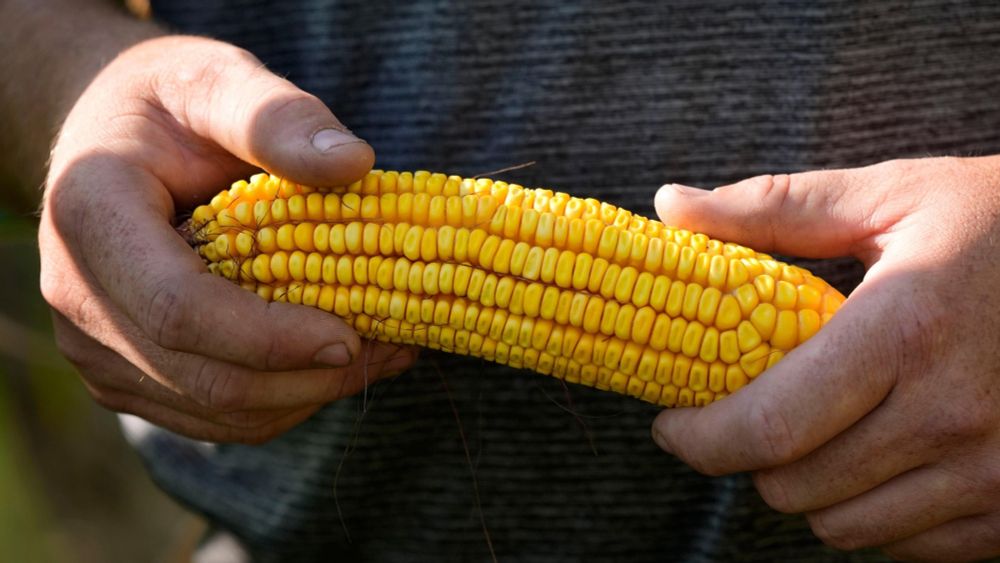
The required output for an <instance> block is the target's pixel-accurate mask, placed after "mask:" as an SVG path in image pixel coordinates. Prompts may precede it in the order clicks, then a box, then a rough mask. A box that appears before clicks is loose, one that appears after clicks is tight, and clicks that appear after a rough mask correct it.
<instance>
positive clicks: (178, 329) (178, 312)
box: [142, 281, 196, 350]
mask: <svg viewBox="0 0 1000 563" xmlns="http://www.w3.org/2000/svg"><path fill="white" fill-rule="evenodd" d="M179 287H180V286H179V284H173V283H170V282H167V281H164V282H161V283H160V284H159V286H158V287H157V288H156V289H155V290H154V292H153V296H152V297H151V298H150V300H149V304H148V305H147V308H146V311H145V314H144V315H143V323H142V326H143V330H144V331H145V333H146V334H147V335H148V336H149V337H150V338H151V339H152V340H153V342H155V343H156V344H158V345H159V346H161V347H163V348H167V349H171V350H176V349H178V348H182V347H183V346H184V345H185V344H186V343H187V341H188V335H189V334H190V329H189V327H191V326H194V325H195V324H196V322H195V320H194V319H193V318H192V317H193V313H192V312H191V310H190V306H189V305H188V303H187V299H186V297H185V295H184V294H183V292H182V290H180V289H179Z"/></svg>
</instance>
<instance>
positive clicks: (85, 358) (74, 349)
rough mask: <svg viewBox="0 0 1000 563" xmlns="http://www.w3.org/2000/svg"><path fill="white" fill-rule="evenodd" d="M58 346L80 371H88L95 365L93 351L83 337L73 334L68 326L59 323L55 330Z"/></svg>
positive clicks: (63, 354) (60, 351) (61, 352)
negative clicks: (85, 343) (83, 341)
mask: <svg viewBox="0 0 1000 563" xmlns="http://www.w3.org/2000/svg"><path fill="white" fill-rule="evenodd" d="M54 333H55V342H56V348H57V349H58V350H59V353H60V354H62V356H63V357H64V358H66V360H67V361H69V363H71V364H73V365H74V366H76V368H77V369H78V370H80V371H87V370H89V369H90V368H91V367H92V366H93V351H92V350H91V349H90V347H88V346H84V345H83V343H82V341H81V339H80V338H77V337H76V336H75V335H73V334H71V331H70V330H68V329H66V328H60V327H59V325H58V324H57V325H56V327H55V330H54Z"/></svg>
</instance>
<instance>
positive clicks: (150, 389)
mask: <svg viewBox="0 0 1000 563" xmlns="http://www.w3.org/2000/svg"><path fill="white" fill-rule="evenodd" d="M53 329H54V332H55V335H56V339H57V341H58V343H59V348H60V351H62V352H63V353H64V355H66V357H67V359H69V360H70V362H71V363H72V364H73V365H74V366H75V367H76V368H77V371H79V373H80V375H81V377H83V379H84V381H85V384H86V385H87V387H88V389H90V390H91V392H92V393H93V394H95V396H96V395H97V394H102V395H103V394H105V393H107V392H112V391H114V392H118V393H123V394H125V395H135V396H140V397H143V398H145V399H147V400H150V401H153V402H155V403H159V404H161V405H164V406H167V407H169V408H171V409H173V410H176V411H180V412H183V413H185V414H188V415H191V416H194V417H195V418H200V419H202V420H205V421H210V422H214V423H217V424H220V425H223V426H231V427H233V428H239V429H254V428H259V427H261V426H265V425H267V424H270V423H272V422H274V421H276V420H279V419H281V418H284V417H286V416H287V415H290V414H292V413H293V412H295V411H297V410H300V409H301V408H304V407H294V408H285V409H276V410H246V411H235V412H217V411H213V410H211V409H208V408H205V407H204V406H202V405H200V404H198V403H196V402H194V401H193V400H191V399H190V398H189V397H186V396H184V395H181V394H178V393H177V392H175V391H173V390H171V389H168V388H167V387H165V386H164V385H162V384H160V383H159V382H158V381H157V380H156V379H154V378H152V377H149V376H147V375H146V374H145V373H143V372H142V371H140V370H139V369H137V368H136V367H135V366H133V365H132V364H130V363H129V362H128V361H127V360H125V358H123V357H121V356H120V355H118V354H116V353H115V352H114V351H112V350H111V349H109V348H107V347H105V346H103V345H101V344H100V343H99V342H97V341H95V340H93V339H91V338H90V337H88V336H87V335H85V334H83V333H82V332H80V331H79V329H77V328H76V327H74V326H73V325H72V324H70V323H69V322H68V321H67V320H66V319H65V317H63V316H62V315H59V314H55V315H53ZM313 406H315V405H307V407H313Z"/></svg>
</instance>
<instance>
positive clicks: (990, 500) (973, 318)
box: [653, 156, 1000, 560]
mask: <svg viewBox="0 0 1000 563" xmlns="http://www.w3.org/2000/svg"><path fill="white" fill-rule="evenodd" d="M656 207H657V210H658V212H659V215H660V217H661V218H662V219H663V220H664V221H665V222H667V223H676V224H680V225H683V226H686V227H689V228H692V229H697V230H703V231H706V232H708V233H710V234H712V235H714V236H717V237H719V238H722V239H726V240H734V241H737V242H740V243H743V244H746V245H749V246H752V247H754V248H757V249H761V250H764V251H767V250H770V251H774V252H778V253H785V254H791V255H796V256H812V257H828V256H844V255H851V256H855V257H857V258H858V259H860V260H861V261H862V262H864V263H865V265H866V267H867V274H866V276H865V279H864V281H863V282H862V284H861V285H860V286H858V288H857V289H856V290H855V291H854V292H853V294H852V295H851V296H850V297H849V298H848V300H847V302H846V303H845V304H844V307H843V308H842V309H841V310H840V311H839V312H838V313H837V315H836V316H835V317H834V318H833V320H831V321H830V323H829V324H828V325H827V326H826V327H824V328H823V330H821V331H820V332H819V333H818V334H817V335H816V336H814V337H813V338H812V339H811V340H809V341H808V342H806V343H805V344H803V345H802V346H801V347H799V348H797V349H796V350H793V351H792V352H791V353H789V354H788V355H787V356H786V357H785V359H784V360H783V361H782V362H781V363H779V364H777V365H776V366H774V367H773V368H771V369H770V370H768V371H766V372H764V373H763V374H762V375H761V376H759V377H758V378H757V380H756V381H755V382H754V383H753V384H752V385H749V386H747V387H745V388H743V389H741V390H740V392H738V393H736V394H734V395H732V396H731V397H729V398H727V399H726V400H724V401H720V402H718V403H714V404H712V405H710V406H708V407H705V408H704V409H701V410H693V409H683V410H673V411H665V412H663V413H661V414H660V415H659V417H657V419H656V421H655V423H654V425H653V436H654V439H655V440H656V442H657V443H658V444H659V445H660V447H662V448H663V449H664V450H666V451H668V452H672V453H674V454H676V455H677V456H679V457H680V458H681V459H683V460H684V461H686V462H687V463H689V464H691V465H692V466H693V467H694V468H695V469H697V470H699V471H701V472H703V473H707V474H710V475H722V474H726V473H734V472H738V471H752V472H753V478H754V482H755V483H756V485H757V488H758V490H759V491H760V493H761V495H762V496H763V498H764V500H765V501H767V503H768V504H770V505H771V506H772V507H774V508H775V509H777V510H780V511H782V512H792V513H799V512H804V513H805V514H806V517H807V518H808V520H809V523H810V525H811V526H812V528H813V531H814V532H815V533H816V535H817V536H819V537H820V538H821V539H822V540H823V541H825V542H827V543H829V544H830V545H832V546H835V547H838V548H841V549H855V548H860V547H866V546H881V547H883V548H884V549H885V550H886V551H887V552H888V553H889V554H890V555H893V556H896V557H901V558H907V559H928V560H969V559H977V558H984V557H988V556H995V555H1000V463H998V461H1000V346H998V344H1000V296H998V293H997V284H998V282H1000V259H998V258H997V255H998V250H1000V248H998V244H1000V243H998V241H1000V157H997V156H990V157H981V158H926V159H920V160H899V161H892V162H885V163H882V164H877V165H874V166H869V167H866V168H858V169H853V170H831V171H822V172H807V173H802V174H792V175H781V176H767V177H759V178H752V179H749V180H746V181H743V182H740V183H738V184H734V185H732V186H727V187H724V188H720V189H718V190H716V191H715V192H712V193H708V192H704V191H700V190H693V189H690V188H685V187H680V186H664V187H663V188H661V190H660V191H659V192H658V194H657V197H656Z"/></svg>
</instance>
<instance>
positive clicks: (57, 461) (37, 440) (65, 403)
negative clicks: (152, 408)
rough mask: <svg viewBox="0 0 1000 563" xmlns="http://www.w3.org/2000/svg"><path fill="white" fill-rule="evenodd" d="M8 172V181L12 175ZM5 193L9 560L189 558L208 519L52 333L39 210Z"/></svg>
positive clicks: (1, 317) (0, 463)
mask: <svg viewBox="0 0 1000 563" xmlns="http://www.w3.org/2000/svg"><path fill="white" fill-rule="evenodd" d="M0 183H2V182H0ZM8 203H9V202H6V203H5V202H3V201H0V264H2V266H0V545H2V546H4V552H5V553H4V557H3V559H4V560H5V561H18V562H24V563H35V562H49V561H53V562H59V563H90V562H102V563H103V562H108V561H148V562H153V563H157V562H163V563H167V562H169V563H173V562H181V561H187V560H189V558H190V553H191V550H192V548H193V546H194V545H195V544H196V543H197V541H198V540H199V538H200V536H201V534H202V532H203V530H204V525H203V523H202V522H201V520H200V519H198V518H197V517H195V516H193V515H191V514H190V513H187V512H186V511H184V510H183V509H182V508H181V507H180V506H178V505H177V504H175V503H174V502H173V501H171V500H170V499H169V498H167V497H166V496H165V495H164V494H163V493H161V492H160V491H159V490H158V489H157V488H156V486H155V485H154V484H153V483H152V482H151V481H150V479H149V477H148V476H147V474H146V472H145V470H144V468H143V466H142V464H141V462H140V460H139V458H138V456H137V455H136V454H135V453H133V452H132V450H131V449H130V448H129V446H128V445H127V444H126V443H125V441H124V439H123V438H122V436H121V433H120V431H119V428H118V422H117V418H116V417H115V416H114V415H113V414H111V413H109V412H107V411H105V410H104V409H102V408H100V407H98V406H97V405H96V404H95V403H94V402H93V401H92V400H91V399H90V396H89V395H88V394H87V392H86V390H85V389H84V387H83V385H82V384H81V383H80V381H79V379H78V378H77V376H76V374H75V372H74V370H73V368H72V367H71V366H70V365H69V364H68V363H67V362H66V361H65V360H63V359H62V357H61V356H60V355H59V353H58V351H57V350H56V347H55V344H54V340H53V337H52V328H51V322H50V320H49V312H48V307H47V306H46V304H45V302H44V301H43V300H42V297H41V294H40V293H39V290H38V250H37V248H36V247H37V245H36V242H35V237H36V225H37V220H36V219H35V217H34V214H33V213H32V212H31V211H30V209H25V208H24V206H23V205H11V204H8Z"/></svg>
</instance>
